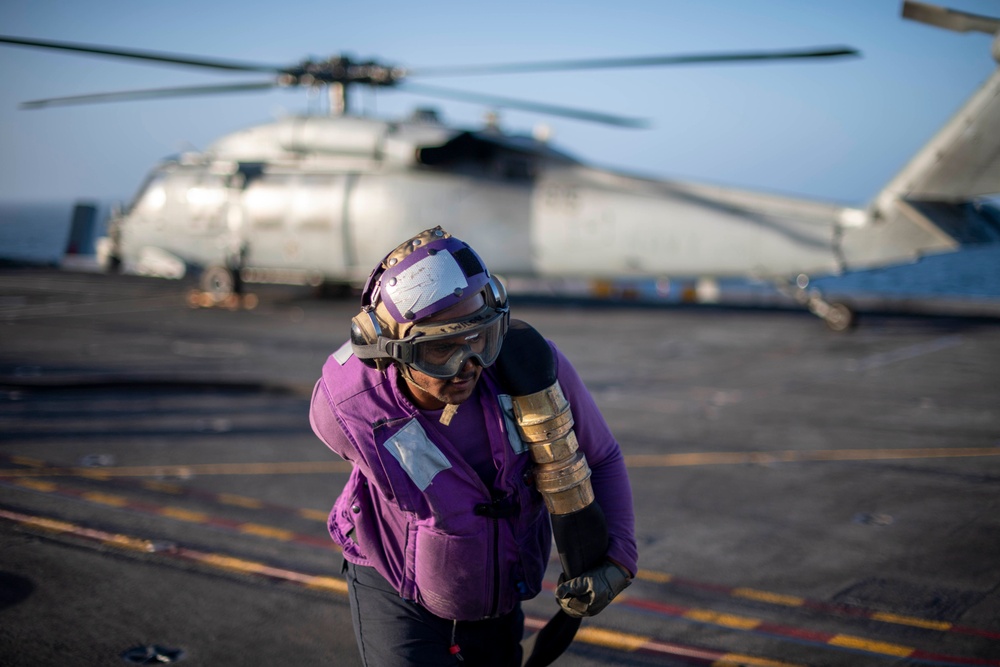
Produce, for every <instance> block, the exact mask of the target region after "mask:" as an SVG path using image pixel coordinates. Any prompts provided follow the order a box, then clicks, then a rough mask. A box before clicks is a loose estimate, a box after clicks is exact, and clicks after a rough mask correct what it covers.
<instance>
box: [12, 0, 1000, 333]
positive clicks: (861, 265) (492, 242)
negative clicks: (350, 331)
mask: <svg viewBox="0 0 1000 667" xmlns="http://www.w3.org/2000/svg"><path fill="white" fill-rule="evenodd" d="M903 16H904V17H905V18H909V19H913V20H918V21H921V22H925V23H929V24H931V25H936V26H938V27H944V28H947V29H951V30H958V31H968V30H976V31H981V32H986V33H989V34H997V33H998V31H1000V20H997V19H993V18H988V17H983V16H977V15H973V14H968V13H963V12H957V11H954V10H947V9H943V8H940V7H936V6H933V5H927V4H924V3H918V2H909V1H907V2H905V3H904V5H903ZM0 44H6V45H11V46H22V47H32V48H43V49H54V50H62V51H69V52H72V53H83V54H89V55H96V56H104V57H112V58H126V59H133V60H140V61H145V62H148V63H156V64H166V65H174V66H184V67H193V68H202V69H205V68H207V69H213V70H217V71H227V72H254V73H258V74H267V75H268V78H267V79H266V80H260V81H251V82H239V83H232V84H222V85H203V86H185V87H178V88H159V89H149V90H133V91H123V92H116V93H99V94H93V95H77V96H73V97H60V98H50V99H43V100H35V101H30V102H26V103H24V104H22V107H24V108H29V109H38V108H46V107H53V106H61V105H70V104H88V103H97V102H117V101H128V100H137V99H156V98H166V97H178V96H189V95H204V94H216V93H227V92H246V91H253V90H267V89H271V88H274V87H290V86H299V87H306V88H308V89H311V90H324V89H325V90H326V91H327V92H328V93H329V96H330V102H329V107H330V112H331V113H330V114H329V115H324V116H318V115H307V116H290V117H286V118H282V119H279V120H277V121H273V122H269V123H265V124H261V125H257V126H254V127H250V128H246V129H243V130H239V131H236V132H234V133H231V134H228V135H226V136H223V137H220V138H219V139H217V140H216V141H215V142H214V143H212V144H211V145H210V146H208V147H207V148H206V149H205V150H204V151H201V152H188V153H184V154H181V155H179V156H177V157H172V158H168V159H166V160H164V161H162V162H161V163H159V164H157V165H156V166H155V167H154V168H153V169H152V171H151V172H150V173H149V175H148V176H147V178H146V180H145V182H144V183H143V185H142V186H141V187H140V189H139V191H138V193H137V194H136V196H135V198H134V199H133V201H132V202H131V203H130V204H129V205H128V206H127V207H126V208H123V209H121V210H118V211H116V212H115V213H113V215H112V218H111V220H110V222H109V227H108V230H109V231H108V236H107V238H105V239H102V242H101V243H100V248H101V256H102V257H103V258H105V260H106V265H107V267H108V268H113V269H116V270H124V271H128V272H134V273H140V274H146V275H156V276H162V277H169V278H180V277H183V276H185V275H187V274H189V273H198V274H200V281H201V287H202V290H203V292H204V294H205V295H206V296H207V298H208V300H209V301H210V302H211V303H218V304H221V303H226V302H231V301H232V299H233V298H234V297H235V296H237V295H239V294H241V292H242V290H243V288H244V285H245V284H248V283H282V284H308V285H316V286H318V285H338V286H357V285H359V284H362V283H363V282H364V280H365V279H366V278H367V276H368V272H369V270H370V268H371V267H372V266H374V265H375V264H376V263H377V262H378V261H380V260H381V258H382V256H383V255H384V252H385V250H386V248H389V247H392V246H394V245H395V244H396V243H397V242H398V240H399V239H400V238H406V237H408V236H412V235H413V234H414V233H416V232H417V231H420V230H421V229H425V228H428V227H433V226H436V225H441V226H442V227H444V228H446V229H448V230H449V231H450V232H451V233H453V234H455V235H456V236H458V237H459V238H462V239H464V240H466V241H468V242H469V243H470V244H471V245H472V246H473V247H475V248H477V249H481V250H480V252H481V253H482V254H483V255H484V259H485V260H486V263H487V265H488V266H490V267H491V270H493V271H494V272H495V273H497V274H499V275H501V276H504V277H506V278H516V277H540V278H574V277H587V278H604V279H616V278H663V277H671V276H712V277H716V278H724V277H746V276H752V277H754V278H758V279H767V280H770V281H773V282H774V284H775V285H776V286H778V287H779V288H780V289H782V290H784V291H786V292H788V293H789V294H791V295H792V296H794V297H795V298H796V299H797V300H798V301H799V302H800V303H802V304H803V305H804V306H805V307H807V308H808V309H809V310H810V311H811V312H813V313H815V314H816V315H819V316H820V317H821V318H823V319H824V321H826V323H827V324H828V325H829V326H830V327H831V328H832V329H835V330H845V329H848V328H850V327H851V326H852V324H853V323H854V318H855V314H854V312H853V311H852V309H851V308H850V306H849V305H848V304H845V303H830V302H828V301H827V300H825V299H824V297H823V295H822V294H820V293H819V292H817V291H816V290H814V289H810V287H809V276H813V275H826V274H837V273H843V272H845V271H849V270H856V269H865V268H873V267H878V266H888V265H894V264H900V263H906V262H912V261H915V260H917V259H919V258H920V257H921V256H923V255H926V254H931V253H939V252H948V251H953V250H956V249H958V248H959V247H961V246H962V245H965V244H971V243H982V242H996V241H998V240H1000V211H998V210H997V209H996V208H994V207H992V206H990V205H989V204H987V203H985V202H984V201H982V200H980V199H978V197H981V196H986V195H991V194H995V193H996V192H997V191H998V190H1000V159H997V156H998V148H1000V102H998V97H1000V96H998V94H997V93H998V90H1000V74H998V73H996V72H995V73H994V74H993V75H992V76H991V77H990V78H989V79H988V80H987V82H986V83H985V84H983V86H982V87H981V88H980V89H979V91H977V92H976V93H974V94H973V95H972V97H971V98H970V99H969V100H968V101H967V103H966V104H965V106H964V107H963V108H962V109H961V110H960V111H959V112H958V113H957V114H956V115H955V116H954V117H953V118H952V119H951V120H950V121H949V122H948V123H947V124H946V125H945V126H944V128H942V129H941V131H940V132H939V133H938V134H937V135H936V136H935V137H934V138H933V139H932V140H931V141H930V142H929V143H928V144H926V145H925V146H924V148H922V149H921V150H920V151H919V152H918V153H917V155H916V156H915V157H914V158H913V159H912V160H911V161H910V163H909V164H907V165H906V166H905V167H904V168H903V170H902V171H901V172H899V174H898V175H897V176H896V177H895V178H894V179H892V180H891V181H890V183H889V184H888V185H887V186H886V187H885V188H883V190H882V191H881V192H880V193H879V194H878V195H877V196H876V197H875V198H874V199H873V200H872V202H871V203H870V204H869V205H868V206H867V207H865V208H850V207H844V206H839V205H835V204H830V203H825V202H815V201H811V200H807V199H802V198H793V197H785V196H778V195H771V194H762V193H757V192H750V191H745V190H737V189H732V188H726V187H720V186H714V185H705V184H697V183H688V182H680V181H664V180H655V179H649V178H640V177H636V176H632V175H628V174H625V173H620V172H616V171H609V170H605V169H598V168H596V167H592V166H589V165H587V164H584V163H582V162H581V161H579V160H577V159H575V158H573V157H572V156H571V155H569V154H568V153H566V152H564V151H562V150H560V149H559V148H557V147H556V146H554V145H553V144H552V143H551V142H550V141H548V140H547V138H546V137H544V136H529V135H519V134H510V133H507V132H504V131H501V129H500V128H499V126H497V125H496V124H489V123H488V124H487V125H486V127H484V128H477V129H466V128H457V127H451V126H449V125H447V124H445V123H443V122H442V121H441V119H440V118H439V117H438V116H436V114H434V113H433V112H431V111H428V110H418V112H417V113H415V114H414V115H413V116H411V117H409V118H405V119H400V120H382V119H377V118H373V117H369V116H365V115H354V114H352V113H351V104H350V99H351V93H352V91H353V90H354V89H356V88H357V87H363V86H367V87H370V88H376V89H381V88H389V89H392V88H396V89H403V90H408V91H411V92H420V93H423V94H428V95H433V96H438V97H443V98H452V99H460V100H465V101H472V102H476V103H480V104H484V105H488V106H490V107H494V108H512V109H520V110H528V111H535V112H540V113H545V114H551V115H555V116H561V117H567V118H572V119H575V120H581V121H589V122H596V123H603V124H607V125H612V126H620V127H640V126H642V123H643V122H642V120H641V119H637V118H629V117H623V116H618V115H612V114H604V113H600V112H596V111H590V110H583V109H574V108H568V107H564V106H559V105H552V104H543V103H537V102H529V101H525V100H519V99H511V98H505V97H495V96H487V95H482V94H479V93H468V92H464V91H459V90H454V89H451V88H442V87H438V86H427V85H424V84H415V83H413V82H412V79H413V78H419V77H430V76H448V75H455V74H476V75H490V74H515V73H523V72H544V71H548V72H552V71H567V70H586V69H610V68H625V67H659V66H673V65H686V64H695V63H713V62H734V61H751V62H754V61H756V62H768V61H781V60H802V59H814V58H840V57H851V56H856V55H858V54H857V52H856V51H855V50H854V49H851V48H848V47H821V48H815V49H799V50H789V51H770V52H745V53H717V54H694V55H688V56H685V55H680V56H677V55H665V56H642V57H631V58H629V57H626V58H592V59H586V60H562V61H546V62H527V63H507V64H499V65H468V66H458V67H437V68H404V67H399V66H393V65H387V64H383V63H381V62H377V61H374V60H368V61H363V62H362V61H355V60H354V59H352V58H350V57H347V56H344V55H340V56H333V57H330V58H327V59H324V60H304V61H302V62H300V63H296V64H293V65H289V66H276V65H268V64H260V63H248V62H240V61H230V60H221V59H215V58H203V57H198V56H190V55H181V54H169V53H159V52H152V51H141V50H130V49H121V48H115V47H108V46H98V45H90V44H77V43H67V42H54V41H45V40H37V39H26V38H19V37H0ZM998 44H1000V37H998V38H997V39H996V40H994V46H993V55H994V58H997V59H1000V46H998Z"/></svg>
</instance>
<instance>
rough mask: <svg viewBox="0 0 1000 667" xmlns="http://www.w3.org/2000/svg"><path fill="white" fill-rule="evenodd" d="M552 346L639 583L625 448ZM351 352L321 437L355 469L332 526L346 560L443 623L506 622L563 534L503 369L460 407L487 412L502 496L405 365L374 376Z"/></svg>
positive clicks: (325, 405) (613, 553)
mask: <svg viewBox="0 0 1000 667" xmlns="http://www.w3.org/2000/svg"><path fill="white" fill-rule="evenodd" d="M550 345H552V344H551V343H550ZM552 348H553V351H554V352H555V356H556V363H557V367H558V377H559V383H560V385H561V386H562V389H563V392H564V393H565V395H566V397H567V399H568V400H569V401H570V405H571V406H572V409H573V416H574V419H575V422H576V424H575V427H574V430H575V431H576V435H577V438H578V440H579V442H580V449H581V450H582V451H583V452H584V453H585V454H586V456H587V461H588V463H589V465H590V467H591V470H592V477H591V482H592V484H593V487H594V493H595V496H596V499H597V502H598V503H599V504H600V505H601V507H602V509H603V510H604V513H605V515H606V516H607V519H608V527H609V533H610V546H609V549H608V556H609V557H610V558H612V559H613V560H615V561H616V562H618V563H620V564H621V565H623V566H625V567H626V568H628V569H629V570H630V571H631V572H632V573H633V574H634V573H635V572H636V568H637V550H636V544H635V536H634V515H633V510H632V494H631V489H630V487H629V482H628V475H627V473H626V470H625V464H624V460H623V458H622V454H621V450H620V448H619V446H618V443H617V441H616V440H615V439H614V436H613V435H612V434H611V431H610V429H609V428H608V426H607V424H606V423H605V421H604V419H603V417H602V416H601V414H600V412H599V411H598V409H597V406H596V405H595V404H594V401H593V398H592V397H591V396H590V393H589V392H588V391H587V390H586V388H585V387H584V385H583V383H582V381H581V380H580V378H579V376H578V375H577V373H576V371H575V369H573V367H572V365H571V364H570V363H569V361H568V360H567V359H566V358H565V356H563V355H562V353H560V352H559V351H558V350H557V349H556V348H555V346H554V345H552ZM350 350H351V348H350V345H349V344H346V345H345V346H344V347H342V348H341V349H340V350H338V351H337V352H335V353H334V354H333V355H331V357H330V358H329V359H328V360H327V362H326V364H325V365H324V366H323V375H322V377H321V378H320V380H319V381H318V382H317V383H316V387H315V390H314V392H313V398H312V407H311V410H310V422H311V424H312V427H313V430H314V431H315V432H316V434H317V435H318V436H319V438H320V439H321V440H322V441H323V442H324V443H326V445H327V446H328V447H330V449H332V450H333V451H334V452H336V453H337V454H339V455H340V456H341V457H343V458H345V459H347V460H348V461H350V462H351V463H352V464H353V470H352V472H351V476H350V478H349V479H348V481H347V484H346V485H345V487H344V490H343V492H342V493H341V494H340V497H339V498H338V499H337V501H336V503H335V504H334V506H333V509H332V511H331V512H330V518H329V522H328V527H329V530H330V535H331V536H332V537H333V540H334V542H336V543H337V544H338V545H340V547H341V548H342V549H343V552H344V556H345V557H346V558H347V559H348V560H349V561H351V562H353V563H357V564H359V565H366V566H371V567H374V568H375V569H376V570H378V572H379V573H380V574H381V575H382V576H383V577H385V578H386V580H387V581H388V582H389V583H390V584H391V585H392V586H393V588H395V589H396V590H397V591H399V594H400V595H401V596H402V597H403V598H405V599H408V600H413V601H415V602H417V603H419V604H421V605H422V606H424V607H425V608H426V609H428V610H429V611H431V612H432V613H434V614H435V615H437V616H440V617H442V618H448V619H457V620H477V619H481V618H486V617H492V616H497V615H499V614H504V613H507V612H509V611H510V610H511V609H513V608H514V606H515V605H516V604H517V602H518V601H519V600H524V599H529V598H532V597H534V596H535V595H537V594H538V592H539V591H540V590H541V586H542V578H543V576H544V574H545V566H546V564H547V562H548V559H549V553H550V549H551V542H552V538H551V529H550V527H549V522H548V516H547V514H546V510H545V505H544V502H543V500H542V497H541V495H540V494H539V493H538V491H537V490H536V489H535V488H534V481H533V478H532V475H531V469H532V462H531V457H530V454H529V452H528V450H527V446H526V445H525V444H524V443H522V442H521V440H520V438H519V437H518V436H517V431H516V429H515V422H514V419H513V415H512V413H511V412H510V409H509V406H510V402H509V397H507V396H506V395H504V393H503V391H502V390H501V389H500V388H499V386H498V383H497V379H496V376H495V374H494V373H493V371H492V369H491V368H488V369H485V370H484V371H483V374H482V375H481V377H480V380H479V387H478V388H477V391H476V393H475V394H473V396H472V398H470V399H469V400H468V401H466V403H463V404H462V407H461V409H460V412H461V411H462V410H469V409H470V408H474V407H475V408H478V409H480V410H482V412H483V417H484V425H485V438H484V441H488V442H489V447H490V450H491V453H492V459H493V464H494V465H495V467H496V471H497V472H496V479H495V481H494V483H493V495H492V497H491V493H490V489H488V488H487V486H486V485H485V484H484V482H483V481H482V480H481V479H480V476H479V475H478V474H477V473H476V471H475V470H474V469H473V468H472V467H471V466H470V465H469V464H468V463H467V462H466V461H465V460H464V458H463V457H462V455H461V454H460V452H459V449H458V448H456V447H455V446H453V444H452V443H450V442H449V441H448V440H447V439H446V438H442V437H440V435H439V434H440V433H441V429H443V428H447V427H442V426H441V425H439V424H437V423H436V422H435V421H433V419H432V418H429V417H428V416H427V415H425V414H424V412H423V411H421V410H419V409H417V408H416V407H415V406H414V405H413V403H412V402H411V401H410V400H409V399H408V398H407V396H406V395H405V394H404V393H403V391H402V390H401V389H400V387H399V385H400V383H402V382H403V380H402V378H401V377H400V376H399V373H398V370H397V369H396V367H395V366H392V367H390V368H389V369H388V370H387V371H386V372H385V373H382V372H379V371H376V370H373V369H370V368H368V367H366V366H365V365H364V364H362V363H361V362H360V361H358V359H357V358H355V357H354V356H353V355H351V354H350ZM504 406H506V407H504ZM497 499H499V501H497Z"/></svg>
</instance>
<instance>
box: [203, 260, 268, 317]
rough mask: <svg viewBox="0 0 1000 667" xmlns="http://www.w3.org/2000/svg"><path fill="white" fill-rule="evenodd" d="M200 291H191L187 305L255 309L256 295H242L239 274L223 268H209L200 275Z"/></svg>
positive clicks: (241, 283)
mask: <svg viewBox="0 0 1000 667" xmlns="http://www.w3.org/2000/svg"><path fill="white" fill-rule="evenodd" d="M198 284H199V287H200V289H194V290H191V292H190V293H189V294H188V304H189V305H190V306H191V307H192V308H228V309H229V310H237V309H239V308H241V307H242V308H245V309H247V310H251V309H253V308H256V307H257V295H255V294H243V282H242V281H241V280H240V277H239V274H238V273H237V272H236V271H233V270H232V269H229V268H226V267H225V266H218V265H216V266H210V267H208V268H207V269H205V270H204V271H202V273H201V278H200V280H199V282H198Z"/></svg>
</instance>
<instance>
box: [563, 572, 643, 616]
mask: <svg viewBox="0 0 1000 667" xmlns="http://www.w3.org/2000/svg"><path fill="white" fill-rule="evenodd" d="M563 576H565V575H563ZM559 579H560V580H559V586H558V587H557V588H556V600H558V601H559V606H560V607H562V609H563V611H565V612H566V613H567V614H569V615H570V616H572V617H573V618H583V617H584V616H594V615H595V614H597V613H599V612H600V611H601V610H602V609H604V608H605V607H607V606H608V605H609V604H611V601H612V600H614V599H615V596H616V595H618V594H619V593H621V592H622V591H623V590H625V589H626V588H627V587H628V585H629V584H631V583H632V580H631V579H629V578H628V575H626V574H625V572H624V571H623V569H622V568H621V567H619V566H618V565H615V564H614V563H612V562H611V561H604V564H603V565H600V566H598V567H595V568H594V569H592V570H587V571H586V572H584V573H583V574H581V575H580V576H579V577H576V578H575V579H570V580H568V581H563V577H560V578H559Z"/></svg>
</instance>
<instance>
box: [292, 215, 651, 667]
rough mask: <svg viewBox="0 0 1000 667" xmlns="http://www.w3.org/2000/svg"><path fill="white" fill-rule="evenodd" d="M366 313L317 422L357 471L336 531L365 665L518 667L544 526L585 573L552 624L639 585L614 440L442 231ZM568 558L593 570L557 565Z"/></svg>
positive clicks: (588, 401)
mask: <svg viewBox="0 0 1000 667" xmlns="http://www.w3.org/2000/svg"><path fill="white" fill-rule="evenodd" d="M361 305H362V310H361V312H360V313H359V314H358V315H357V316H356V317H355V318H354V319H353V321H352V325H351V339H350V340H349V341H348V342H347V343H345V344H344V345H343V346H342V347H340V349H338V350H337V351H336V352H334V353H333V354H332V355H331V356H330V358H329V359H328V360H327V362H326V364H325V365H324V366H323V371H322V376H321V377H320V379H319V381H318V382H317V383H316V386H315V389H314V392H313V397H312V404H311V409H310V422H311V424H312V427H313V430H314V431H315V433H316V434H317V435H318V436H319V438H320V439H321V440H322V441H323V442H324V443H325V444H326V445H327V446H328V447H330V449H332V450H333V451H334V452H335V453H337V454H338V455H339V456H341V457H343V458H344V459H346V460H347V461H350V462H351V464H352V472H351V475H350V477H349V479H348V481H347V483H346V485H345V487H344V489H343V491H342V492H341V494H340V496H339V497H338V498H337V500H336V503H335V504H334V506H333V509H332V511H331V513H330V517H329V522H328V527H329V531H330V534H331V536H332V538H333V540H334V542H336V544H337V545H339V546H340V548H341V549H342V551H343V556H344V566H343V567H344V573H345V576H346V579H347V582H348V587H349V592H350V605H351V614H352V619H353V623H354V631H355V636H356V639H357V643H358V647H359V650H360V652H361V658H362V663H363V664H364V665H366V666H367V667H394V666H399V667H402V666H404V665H434V666H440V665H457V664H463V665H470V666H476V667H478V666H480V665H497V666H501V665H502V666H504V667H514V666H519V665H521V662H522V648H521V645H520V642H521V639H522V635H523V630H524V615H523V612H522V610H521V601H522V600H527V599H530V598H533V597H534V596H536V595H537V594H538V593H539V591H541V588H542V579H543V576H544V574H545V570H546V565H547V563H548V561H549V556H550V551H551V544H552V541H553V526H556V533H557V534H556V544H557V548H558V549H559V552H560V558H563V569H564V572H565V571H566V570H567V569H576V570H578V571H576V572H569V573H568V574H567V573H564V575H563V577H562V578H561V581H560V585H559V586H558V588H557V591H556V596H557V600H558V602H559V605H560V607H561V609H562V610H563V612H561V613H564V614H567V615H569V616H571V617H573V618H580V617H583V616H592V615H594V614H596V613H598V612H600V611H601V610H602V609H604V608H605V607H606V606H607V605H608V604H609V603H610V602H611V600H612V599H613V598H614V597H615V596H616V595H618V593H620V592H621V591H622V590H623V589H624V588H625V587H626V586H627V585H628V584H629V583H630V582H631V580H632V578H633V576H634V575H635V573H636V568H637V557H638V556H637V548H636V543H635V537H634V514H633V508H632V496H631V490H630V486H629V481H628V475H627V472H626V469H625V464H624V460H623V457H622V452H621V449H620V447H619V445H618V442H617V441H616V440H615V438H614V436H613V435H612V434H611V431H610V429H609V428H608V425H607V424H606V422H605V421H604V419H603V417H602V416H601V414H600V412H599V411H598V409H597V406H596V405H595V403H594V400H593V398H592V397H591V395H590V394H589V392H588V391H587V390H586V388H585V387H584V385H583V382H582V381H581V380H580V377H579V375H578V374H577V372H576V371H575V370H574V368H573V366H572V365H571V364H570V362H569V361H568V360H567V359H566V357H565V356H564V355H563V354H562V353H561V352H560V351H559V350H558V348H556V347H555V345H554V344H552V343H551V342H549V341H546V340H545V339H544V338H542V337H541V336H540V335H539V334H537V332H535V330H534V329H532V328H531V327H529V326H528V325H526V324H524V323H521V322H517V321H511V320H510V314H509V309H508V302H507V295H506V291H505V290H504V287H503V286H502V284H501V283H500V282H499V281H498V280H497V279H496V278H495V277H494V276H492V275H491V274H490V273H489V272H488V271H487V269H486V267H485V265H484V264H483V262H482V260H481V259H480V257H479V255H477V254H476V252H475V251H473V250H472V248H470V247H469V246H468V245H467V244H466V243H464V242H462V241H460V240H459V239H457V238H454V237H452V236H451V235H450V234H448V233H447V232H445V231H444V230H442V229H441V228H440V227H438V228H434V229H430V230H427V231H425V232H422V233H421V234H419V235H417V236H415V237H413V238H411V239H409V240H408V241H406V242H405V243H403V244H401V245H400V246H398V247H397V248H396V249H394V250H393V251H392V252H390V253H389V254H388V255H387V256H386V257H385V258H384V259H383V261H382V262H380V263H379V265H378V266H377V267H375V269H374V271H373V272H372V274H371V276H370V277H369V280H368V283H367V285H366V286H365V289H364V292H363V294H362V298H361ZM515 334H517V335H520V336H522V337H523V338H524V340H526V341H527V343H526V344H523V345H522V344H518V343H517V340H520V339H518V338H517V335H515ZM505 339H506V343H505ZM539 341H541V342H540V343H539ZM501 350H503V354H502V355H501ZM501 357H502V358H501ZM498 358H500V362H499V363H495V362H497V361H498ZM536 385H537V386H536ZM525 387H529V389H525ZM535 389H541V390H540V391H538V392H537V393H536V392H535ZM528 391H531V392H532V393H531V395H530V396H527V397H525V396H522V395H521V394H524V393H526V392H528ZM546 480H547V481H546ZM564 519H565V520H564ZM605 519H606V520H605ZM560 526H563V527H564V529H563V530H560ZM567 535H569V536H568V537H567ZM561 541H562V542H563V543H565V544H566V547H565V549H564V547H563V546H560V542H561ZM588 544H596V545H598V546H596V547H593V546H582V547H581V546H579V545H588ZM574 548H575V549H578V550H579V549H583V551H584V553H583V554H582V555H581V558H583V560H579V559H577V562H578V563H586V564H585V565H580V564H578V565H571V566H569V565H567V559H568V560H569V561H573V560H574V558H575V557H574V556H573V555H572V554H570V555H568V556H567V555H566V554H564V551H566V550H568V551H573V549H574Z"/></svg>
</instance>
